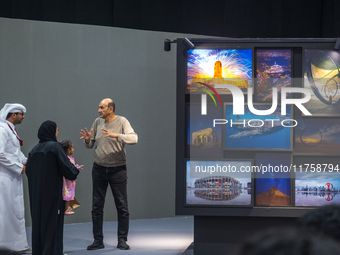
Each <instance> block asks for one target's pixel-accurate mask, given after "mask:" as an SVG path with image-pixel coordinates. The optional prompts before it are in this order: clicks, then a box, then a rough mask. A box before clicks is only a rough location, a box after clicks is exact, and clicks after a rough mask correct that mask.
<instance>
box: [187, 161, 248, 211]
mask: <svg viewBox="0 0 340 255" xmlns="http://www.w3.org/2000/svg"><path fill="white" fill-rule="evenodd" d="M241 168H242V169H245V170H246V169H248V170H250V168H251V161H198V160H191V161H187V180H186V204H188V205H209V206H213V205H217V206H235V205H237V206H251V205H252V199H251V188H252V187H251V186H252V184H251V171H245V172H241V171H240V170H241Z"/></svg>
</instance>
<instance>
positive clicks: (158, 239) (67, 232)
mask: <svg viewBox="0 0 340 255" xmlns="http://www.w3.org/2000/svg"><path fill="white" fill-rule="evenodd" d="M193 231H194V226H193V217H175V218H164V219H146V220H131V221H130V230H129V237H128V242H127V243H128V244H129V245H130V247H131V250H127V251H121V250H119V249H117V248H116V245H117V221H112V222H105V223H104V244H105V249H100V250H96V251H88V250H86V247H87V246H88V245H90V244H91V243H92V241H93V238H92V223H80V224H67V225H65V227H64V253H66V254H68V255H83V254H85V255H87V254H93V255H99V254H103V255H104V254H115V255H121V254H124V255H182V254H184V255H190V254H193V251H192V250H191V249H187V248H188V247H189V246H190V244H191V243H192V242H193ZM27 235H28V242H29V243H31V228H27Z"/></svg>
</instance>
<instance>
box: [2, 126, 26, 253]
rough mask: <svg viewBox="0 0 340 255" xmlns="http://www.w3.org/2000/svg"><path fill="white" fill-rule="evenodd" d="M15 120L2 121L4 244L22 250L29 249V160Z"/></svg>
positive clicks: (9, 247) (12, 248)
mask: <svg viewBox="0 0 340 255" xmlns="http://www.w3.org/2000/svg"><path fill="white" fill-rule="evenodd" d="M8 124H9V125H11V127H12V129H13V130H15V127H14V125H13V124H12V123H10V122H8V121H6V122H0V247H2V248H6V249H10V250H14V251H21V250H26V249H28V245H27V238H26V229H25V211H24V194H23V184H22V174H21V172H22V168H23V163H25V162H26V160H27V159H26V157H25V155H24V154H23V153H22V152H21V150H20V142H19V140H18V139H17V137H16V135H15V134H14V133H13V131H12V130H11V129H10V128H9V127H8Z"/></svg>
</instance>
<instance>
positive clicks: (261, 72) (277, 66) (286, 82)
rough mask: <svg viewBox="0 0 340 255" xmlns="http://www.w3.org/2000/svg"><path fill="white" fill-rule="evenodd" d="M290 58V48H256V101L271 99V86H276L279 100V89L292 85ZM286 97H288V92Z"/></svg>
mask: <svg viewBox="0 0 340 255" xmlns="http://www.w3.org/2000/svg"><path fill="white" fill-rule="evenodd" d="M291 58H292V53H291V50H287V49H273V50H269V49H263V50H262V49H261V50H256V71H257V77H256V78H257V79H256V82H255V98H256V101H260V102H264V101H272V97H273V88H277V92H278V99H279V100H280V98H281V89H282V88H287V87H290V86H291V85H292V80H291V65H292V63H291ZM286 97H287V98H290V97H291V95H290V93H289V94H288V93H287V95H286Z"/></svg>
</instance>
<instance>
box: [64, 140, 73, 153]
mask: <svg viewBox="0 0 340 255" xmlns="http://www.w3.org/2000/svg"><path fill="white" fill-rule="evenodd" d="M61 145H62V146H63V148H64V150H65V152H66V153H67V151H68V150H70V149H71V147H72V142H71V141H70V140H64V141H61Z"/></svg>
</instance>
